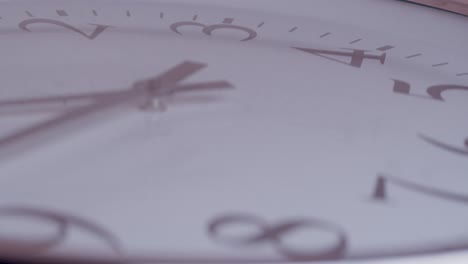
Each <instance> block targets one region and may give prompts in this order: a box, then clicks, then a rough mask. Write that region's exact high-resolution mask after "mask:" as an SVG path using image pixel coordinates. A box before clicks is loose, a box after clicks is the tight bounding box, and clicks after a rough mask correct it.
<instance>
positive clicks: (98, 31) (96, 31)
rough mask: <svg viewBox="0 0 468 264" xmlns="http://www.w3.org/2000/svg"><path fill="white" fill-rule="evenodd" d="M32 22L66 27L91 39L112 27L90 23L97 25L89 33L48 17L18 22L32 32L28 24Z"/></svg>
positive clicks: (20, 26) (24, 28)
mask: <svg viewBox="0 0 468 264" xmlns="http://www.w3.org/2000/svg"><path fill="white" fill-rule="evenodd" d="M31 24H52V25H56V26H60V27H64V28H66V29H68V30H71V31H73V32H76V33H78V34H80V35H82V36H83V37H85V38H87V39H89V40H93V39H95V38H96V37H98V36H99V35H100V34H101V33H102V32H104V31H105V30H106V29H107V28H109V27H112V26H107V25H100V24H90V25H94V26H96V27H95V28H94V30H93V32H91V33H90V34H87V33H85V32H83V31H82V30H80V29H78V28H76V27H74V26H71V25H69V24H67V23H64V22H62V21H59V20H53V19H46V18H33V19H27V20H24V21H21V22H20V23H19V24H18V27H19V28H20V29H22V30H25V31H28V32H31V30H30V29H29V28H28V26H29V25H31Z"/></svg>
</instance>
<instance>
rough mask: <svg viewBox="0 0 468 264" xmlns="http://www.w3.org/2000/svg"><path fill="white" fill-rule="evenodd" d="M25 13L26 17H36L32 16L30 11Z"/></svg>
mask: <svg viewBox="0 0 468 264" xmlns="http://www.w3.org/2000/svg"><path fill="white" fill-rule="evenodd" d="M24 12H25V13H26V15H28V17H34V15H33V14H31V12H29V11H24Z"/></svg>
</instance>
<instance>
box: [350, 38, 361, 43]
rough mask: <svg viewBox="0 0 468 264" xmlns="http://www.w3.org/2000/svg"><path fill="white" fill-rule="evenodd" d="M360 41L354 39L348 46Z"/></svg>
mask: <svg viewBox="0 0 468 264" xmlns="http://www.w3.org/2000/svg"><path fill="white" fill-rule="evenodd" d="M361 40H362V39H355V40H353V41H351V42H349V44H354V43H357V42H359V41H361Z"/></svg>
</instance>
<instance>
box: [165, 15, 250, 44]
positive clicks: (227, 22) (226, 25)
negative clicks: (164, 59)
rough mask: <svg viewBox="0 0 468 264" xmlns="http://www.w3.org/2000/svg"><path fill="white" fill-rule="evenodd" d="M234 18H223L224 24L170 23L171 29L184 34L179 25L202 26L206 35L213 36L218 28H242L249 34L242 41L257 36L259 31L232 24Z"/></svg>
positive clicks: (241, 29)
mask: <svg viewBox="0 0 468 264" xmlns="http://www.w3.org/2000/svg"><path fill="white" fill-rule="evenodd" d="M233 20H234V19H233V18H225V19H224V20H223V23H222V24H214V25H205V24H202V23H198V22H194V21H182V22H176V23H173V24H172V25H170V27H169V28H170V29H171V30H172V31H174V32H175V33H177V34H182V33H180V31H179V27H182V26H196V27H201V28H202V32H203V33H204V34H205V35H208V36H211V34H212V33H213V32H214V31H215V30H218V29H234V30H240V31H244V32H245V33H247V34H248V36H247V37H246V38H244V39H241V41H247V40H251V39H254V38H255V37H256V36H257V32H255V30H253V29H250V28H248V27H242V26H237V25H232V24H231V23H232V22H233Z"/></svg>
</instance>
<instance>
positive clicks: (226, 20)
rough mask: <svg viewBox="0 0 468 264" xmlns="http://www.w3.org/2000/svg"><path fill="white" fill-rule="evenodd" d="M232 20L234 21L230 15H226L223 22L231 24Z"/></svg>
mask: <svg viewBox="0 0 468 264" xmlns="http://www.w3.org/2000/svg"><path fill="white" fill-rule="evenodd" d="M232 22H234V18H232V17H226V18H225V19H224V20H223V24H232Z"/></svg>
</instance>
